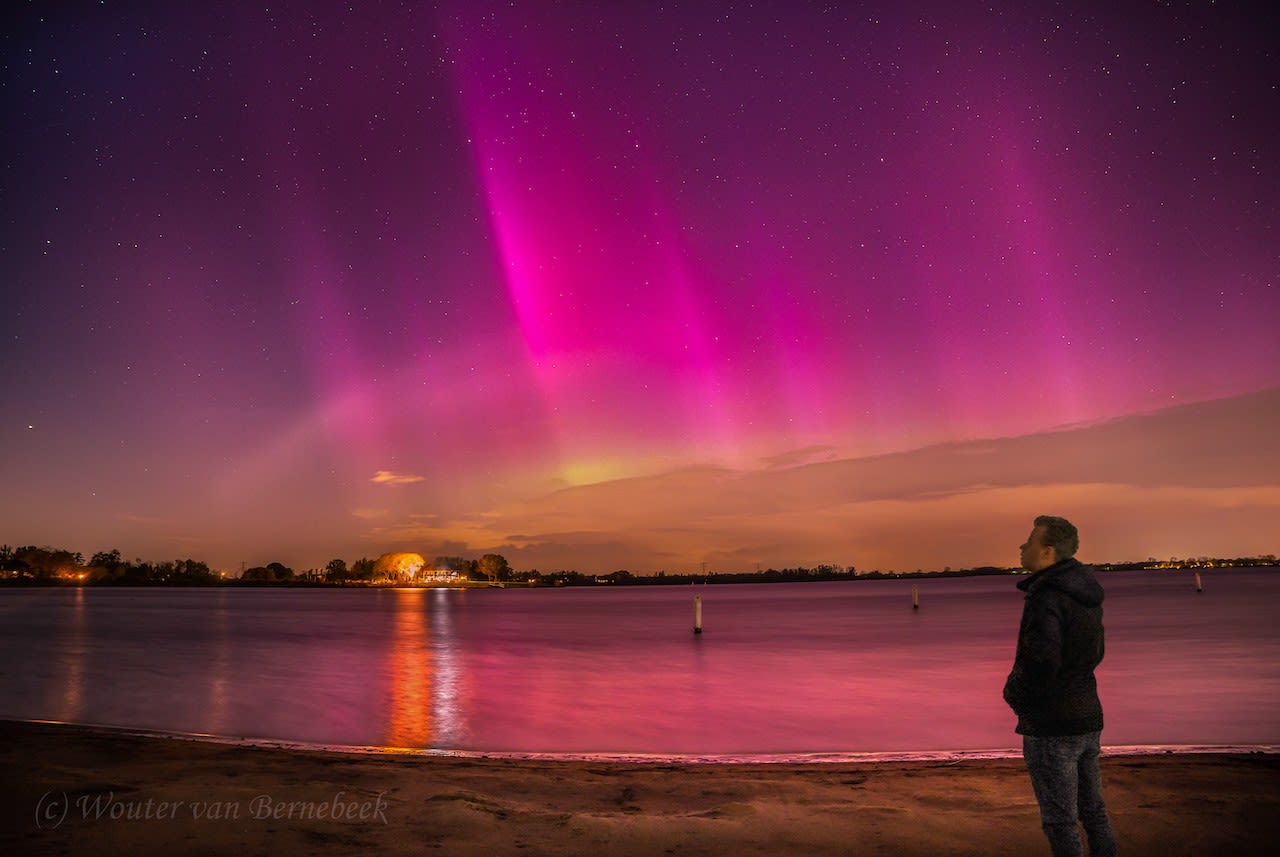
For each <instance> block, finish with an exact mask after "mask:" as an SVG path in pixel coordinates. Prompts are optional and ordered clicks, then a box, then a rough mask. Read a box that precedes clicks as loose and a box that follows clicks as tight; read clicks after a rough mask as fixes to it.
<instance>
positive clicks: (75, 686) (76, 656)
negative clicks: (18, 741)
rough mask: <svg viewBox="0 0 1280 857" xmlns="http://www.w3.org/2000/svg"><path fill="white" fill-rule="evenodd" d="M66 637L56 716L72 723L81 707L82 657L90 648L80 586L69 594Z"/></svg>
mask: <svg viewBox="0 0 1280 857" xmlns="http://www.w3.org/2000/svg"><path fill="white" fill-rule="evenodd" d="M66 639H67V657H66V674H65V677H64V679H63V685H62V699H61V700H59V702H60V704H59V707H58V717H57V719H59V720H65V721H67V722H71V723H73V722H76V721H78V720H80V718H81V715H82V712H83V709H84V661H85V657H86V655H87V654H88V649H89V643H88V639H87V635H86V633H85V610H84V588H83V587H80V586H77V587H76V588H75V595H74V596H73V597H72V601H71V610H70V618H69V619H68V621H67V631H66Z"/></svg>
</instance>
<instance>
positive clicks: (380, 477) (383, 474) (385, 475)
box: [369, 470, 427, 485]
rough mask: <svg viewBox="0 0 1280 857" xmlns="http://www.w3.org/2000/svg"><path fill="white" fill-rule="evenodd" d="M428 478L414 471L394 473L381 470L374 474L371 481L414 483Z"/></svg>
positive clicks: (386, 483) (400, 483) (379, 482)
mask: <svg viewBox="0 0 1280 857" xmlns="http://www.w3.org/2000/svg"><path fill="white" fill-rule="evenodd" d="M426 478H427V477H425V476H418V475H416V474H412V473H393V472H392V471H390V470H379V471H378V472H377V473H375V474H373V478H372V479H370V480H369V481H370V482H376V483H377V484H379V485H412V484H413V483H414V482H421V481H423V480H424V479H426Z"/></svg>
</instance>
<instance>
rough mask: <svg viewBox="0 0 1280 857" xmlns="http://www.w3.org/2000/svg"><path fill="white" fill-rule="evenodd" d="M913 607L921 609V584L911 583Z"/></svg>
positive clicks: (913, 608)
mask: <svg viewBox="0 0 1280 857" xmlns="http://www.w3.org/2000/svg"><path fill="white" fill-rule="evenodd" d="M911 609H912V610H919V609H920V586H919V585H918V584H915V583H913V584H911Z"/></svg>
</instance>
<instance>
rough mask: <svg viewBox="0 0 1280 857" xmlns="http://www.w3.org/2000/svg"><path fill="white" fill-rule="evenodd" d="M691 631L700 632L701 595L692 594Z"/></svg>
mask: <svg viewBox="0 0 1280 857" xmlns="http://www.w3.org/2000/svg"><path fill="white" fill-rule="evenodd" d="M693 633H695V634H701V633H702V596H701V595H695V596H693Z"/></svg>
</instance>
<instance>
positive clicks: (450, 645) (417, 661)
mask: <svg viewBox="0 0 1280 857" xmlns="http://www.w3.org/2000/svg"><path fill="white" fill-rule="evenodd" d="M392 592H394V593H395V599H396V602H395V620H394V636H393V638H392V642H391V653H390V658H389V661H388V663H389V668H388V679H389V682H390V687H389V696H390V701H389V705H388V707H387V724H386V730H385V732H384V743H385V744H386V745H387V746H390V747H412V748H426V747H431V748H448V747H455V746H458V743H459V742H460V741H461V740H462V738H463V735H464V733H465V730H464V728H463V722H464V719H465V714H464V711H463V709H464V704H463V703H464V699H463V696H464V694H463V687H464V682H463V680H462V675H463V669H462V664H461V661H460V660H459V655H458V648H459V646H458V643H457V641H456V640H455V639H454V633H453V614H452V609H453V607H454V597H455V596H456V597H457V598H459V599H460V598H461V597H463V596H464V595H465V594H466V593H465V592H463V591H454V590H447V589H395V590H392Z"/></svg>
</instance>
